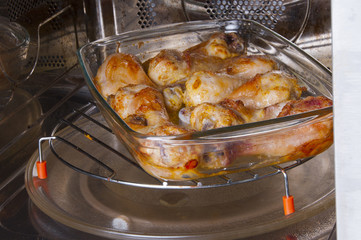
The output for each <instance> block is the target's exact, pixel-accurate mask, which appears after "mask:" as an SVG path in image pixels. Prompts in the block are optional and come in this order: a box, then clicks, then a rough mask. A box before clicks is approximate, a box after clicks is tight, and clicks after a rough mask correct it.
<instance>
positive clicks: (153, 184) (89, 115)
mask: <svg viewBox="0 0 361 240" xmlns="http://www.w3.org/2000/svg"><path fill="white" fill-rule="evenodd" d="M94 110H95V111H97V109H96V106H95V104H94V103H89V104H87V105H85V106H83V107H82V108H80V109H74V112H73V113H72V114H70V115H69V116H67V117H66V118H64V119H61V120H60V123H59V124H58V125H57V126H56V127H55V129H54V131H53V134H52V136H51V137H44V138H41V139H40V140H39V161H40V162H41V161H42V158H43V157H42V142H43V141H49V146H50V149H51V151H52V153H53V154H54V155H55V156H56V157H57V159H59V160H60V161H61V162H63V163H64V164H65V165H67V166H68V167H70V168H72V169H73V170H75V171H77V172H80V173H82V174H85V175H88V176H90V177H94V178H97V179H101V180H105V181H109V182H114V183H118V184H123V185H130V186H135V187H144V188H157V189H159V188H168V189H179V188H182V189H188V188H192V189H194V188H211V187H222V186H227V185H233V184H240V183H246V182H251V181H256V180H259V179H263V178H266V177H271V176H274V175H277V174H279V173H282V174H283V175H284V179H285V185H286V193H288V180H287V173H286V171H288V170H290V169H292V168H294V167H297V166H299V165H301V164H303V163H305V162H307V161H308V160H310V159H311V158H306V159H300V160H297V161H294V162H290V163H287V164H285V165H283V166H278V165H277V166H271V167H265V168H261V169H254V170H251V171H245V172H239V173H232V174H227V175H223V176H215V177H210V178H204V179H198V180H188V181H186V180H185V181H178V182H168V181H162V180H159V179H156V178H153V177H151V176H150V175H148V174H147V173H146V172H145V171H143V170H142V169H141V167H140V166H139V165H138V164H137V163H136V162H135V161H134V160H133V159H131V158H129V157H127V156H126V155H125V154H123V153H122V152H119V151H118V150H117V149H115V148H114V147H112V146H110V145H109V144H107V143H106V142H104V141H102V140H101V136H104V135H103V134H104V132H105V133H107V134H113V133H112V131H111V129H109V128H108V127H107V126H105V125H104V124H103V123H102V122H100V119H102V118H101V116H100V118H99V115H98V116H96V117H94V116H95V115H94ZM78 120H82V121H78ZM84 120H85V122H84ZM64 127H68V128H71V129H73V130H74V132H72V133H71V134H69V135H65V136H63V135H62V133H61V132H60V131H59V130H60V129H64ZM85 127H87V128H89V129H95V128H99V129H102V132H103V133H102V134H100V133H98V134H99V136H96V135H95V134H94V133H91V132H89V131H87V130H85V129H84V128H85ZM75 134H79V135H78V136H79V137H81V136H83V137H82V138H81V139H83V140H82V141H79V139H77V140H76V142H72V140H71V139H67V138H69V137H67V136H74V135H75ZM87 141H91V142H92V143H93V144H98V145H99V146H100V147H101V148H100V149H101V150H102V151H104V153H106V154H105V155H106V156H109V155H110V154H115V158H116V159H114V162H109V163H106V162H104V161H103V160H101V159H99V158H97V157H96V156H95V155H96V154H97V153H99V152H98V150H97V152H94V153H93V152H91V151H92V149H94V147H92V148H87V147H88V146H89V144H88V143H87V144H85V143H86V142H87ZM64 144H65V149H66V150H65V151H66V152H68V153H70V152H72V151H74V152H73V153H74V154H73V153H72V154H71V156H75V154H80V155H79V156H82V157H81V158H82V162H83V161H84V162H83V163H82V164H80V163H79V162H80V159H79V157H77V161H76V162H72V161H73V160H72V159H70V158H71V157H70V158H68V159H66V157H62V156H61V155H62V153H63V152H64ZM59 145H61V146H62V147H61V150H60V151H59V150H57V148H58V147H57V146H59ZM84 147H85V148H84ZM120 161H123V163H125V165H126V167H125V168H126V171H127V172H131V170H130V168H136V169H138V171H137V174H139V176H141V177H139V178H136V179H135V180H134V179H130V178H127V177H125V178H124V177H123V176H122V174H119V172H121V171H124V169H120V168H118V165H119V163H120ZM85 163H86V164H85ZM113 163H115V164H114V165H112V164H113ZM90 165H94V166H93V167H92V168H94V169H103V170H104V171H102V173H99V172H92V171H90V170H86V169H84V166H90ZM50 177H51V176H50Z"/></svg>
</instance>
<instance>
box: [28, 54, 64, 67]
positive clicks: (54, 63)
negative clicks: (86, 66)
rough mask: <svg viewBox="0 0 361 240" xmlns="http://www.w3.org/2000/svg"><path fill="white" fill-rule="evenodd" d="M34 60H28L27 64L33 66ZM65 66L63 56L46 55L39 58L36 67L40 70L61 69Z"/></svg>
mask: <svg viewBox="0 0 361 240" xmlns="http://www.w3.org/2000/svg"><path fill="white" fill-rule="evenodd" d="M34 61H35V58H30V60H29V62H30V63H29V64H33V63H34ZM65 65H66V59H65V58H64V56H63V55H46V56H39V60H38V63H37V66H38V67H42V68H63V67H65Z"/></svg>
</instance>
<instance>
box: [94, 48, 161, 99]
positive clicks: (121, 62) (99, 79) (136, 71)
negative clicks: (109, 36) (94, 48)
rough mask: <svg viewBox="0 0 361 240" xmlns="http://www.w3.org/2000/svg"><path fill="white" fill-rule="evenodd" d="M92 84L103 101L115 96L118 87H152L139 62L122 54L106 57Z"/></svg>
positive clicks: (133, 57) (128, 55) (131, 56)
mask: <svg viewBox="0 0 361 240" xmlns="http://www.w3.org/2000/svg"><path fill="white" fill-rule="evenodd" d="M94 83H95V86H96V88H97V89H98V91H99V92H100V93H101V94H102V96H103V97H104V98H105V99H106V98H107V97H108V96H109V95H112V94H115V93H116V91H117V90H118V89H119V88H120V87H125V86H127V85H129V84H146V85H149V86H154V84H153V83H152V81H150V79H149V78H148V76H147V74H146V73H145V72H144V70H143V68H142V65H141V63H140V61H139V60H138V59H137V58H136V57H135V56H133V55H130V54H124V53H115V54H112V55H110V56H108V57H107V58H106V59H105V61H104V63H103V64H102V65H101V66H100V68H99V69H98V72H97V75H96V77H95V79H94Z"/></svg>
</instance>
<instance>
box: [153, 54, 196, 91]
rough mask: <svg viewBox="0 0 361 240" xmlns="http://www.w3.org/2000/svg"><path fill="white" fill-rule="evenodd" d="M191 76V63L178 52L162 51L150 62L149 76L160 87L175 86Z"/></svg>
mask: <svg viewBox="0 0 361 240" xmlns="http://www.w3.org/2000/svg"><path fill="white" fill-rule="evenodd" d="M189 74H190V66H189V63H188V62H187V61H186V60H185V59H184V57H183V53H182V52H180V51H178V50H173V49H166V50H161V51H160V52H159V53H158V54H157V55H156V56H155V57H154V58H152V59H151V60H150V61H149V67H148V76H149V77H150V79H152V80H153V82H155V83H156V84H157V85H159V86H168V85H171V84H174V83H176V82H178V81H180V80H183V79H184V78H186V77H188V76H189Z"/></svg>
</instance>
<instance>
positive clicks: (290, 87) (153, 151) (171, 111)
mask: <svg viewBox="0 0 361 240" xmlns="http://www.w3.org/2000/svg"><path fill="white" fill-rule="evenodd" d="M144 66H145V65H144ZM144 66H143V65H142V63H141V62H140V61H139V59H137V58H136V57H135V56H132V55H130V54H124V53H116V54H112V55H110V56H109V57H108V58H107V59H106V60H105V61H104V63H103V64H102V65H101V67H100V68H99V70H98V73H97V76H96V77H95V79H94V82H95V86H96V87H97V89H98V90H99V92H100V93H101V94H102V96H103V97H104V98H105V99H107V101H108V103H109V104H110V106H111V107H112V108H113V109H114V110H115V111H116V112H117V113H118V115H119V116H120V117H121V118H122V119H123V121H124V122H125V123H126V124H127V125H128V126H129V127H130V128H131V129H133V130H134V131H136V132H139V133H142V134H145V135H149V136H174V135H182V138H179V139H184V140H180V142H179V143H178V145H169V146H167V145H162V144H159V143H157V141H152V140H148V139H147V138H144V139H140V140H139V144H138V145H139V146H138V148H139V149H138V150H137V151H136V154H138V155H139V156H138V157H139V158H140V159H143V160H142V163H141V164H142V165H143V166H147V168H148V169H151V170H149V171H150V172H151V173H153V174H155V175H156V176H160V177H162V178H165V179H173V180H184V178H187V177H190V178H192V176H191V175H189V174H190V173H193V174H195V175H193V176H195V177H197V176H201V175H202V174H201V171H213V172H214V171H216V170H219V169H226V168H228V167H231V168H232V167H233V165H232V164H237V163H235V161H236V159H239V158H243V157H247V156H252V158H260V159H266V160H260V161H259V164H260V165H262V164H263V165H267V164H268V162H267V161H269V163H270V164H272V163H276V162H275V161H274V159H278V162H282V161H288V160H294V159H299V158H304V157H308V156H312V155H315V154H318V153H320V152H322V151H323V150H325V149H326V148H327V147H329V146H330V145H331V144H332V140H333V135H332V118H330V119H326V120H323V121H319V122H317V121H316V120H315V121H314V122H312V123H310V124H304V125H300V127H297V128H292V129H288V130H287V129H286V130H284V131H277V132H276V133H274V134H273V133H270V134H260V135H259V136H255V137H252V138H249V139H248V138H247V140H243V138H240V139H239V140H237V141H233V140H232V143H230V144H224V143H217V142H215V143H212V144H206V145H202V144H188V142H187V138H188V137H189V136H191V135H192V134H193V133H194V132H202V131H207V130H210V129H215V128H222V127H229V126H235V125H241V124H246V123H252V122H258V121H264V120H268V119H274V118H281V117H286V116H290V115H294V114H299V113H304V112H307V111H312V110H317V109H321V108H326V107H330V106H332V100H330V99H328V98H326V97H315V96H308V97H303V98H301V96H303V93H305V91H306V90H307V89H306V88H305V87H303V86H301V85H299V82H298V80H297V79H296V78H295V77H293V76H291V75H289V74H287V73H286V72H285V71H282V70H279V66H278V64H277V63H276V62H275V61H273V60H272V59H270V58H268V57H267V56H262V55H247V53H246V46H245V43H244V41H243V40H242V39H241V38H240V37H239V36H238V35H236V34H234V33H230V34H225V33H219V34H214V35H212V36H211V37H210V38H209V39H208V40H207V41H204V42H201V43H200V44H198V45H196V46H193V47H190V48H188V49H186V50H184V51H180V50H176V49H164V50H161V51H160V52H159V53H158V54H157V55H156V56H154V57H153V58H151V59H149V61H148V65H147V68H146V70H144V68H143V67H144ZM183 141H184V142H183ZM256 165H257V164H256ZM197 169H199V171H198V170H197ZM205 175H206V176H207V174H205ZM209 176H210V175H209Z"/></svg>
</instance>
